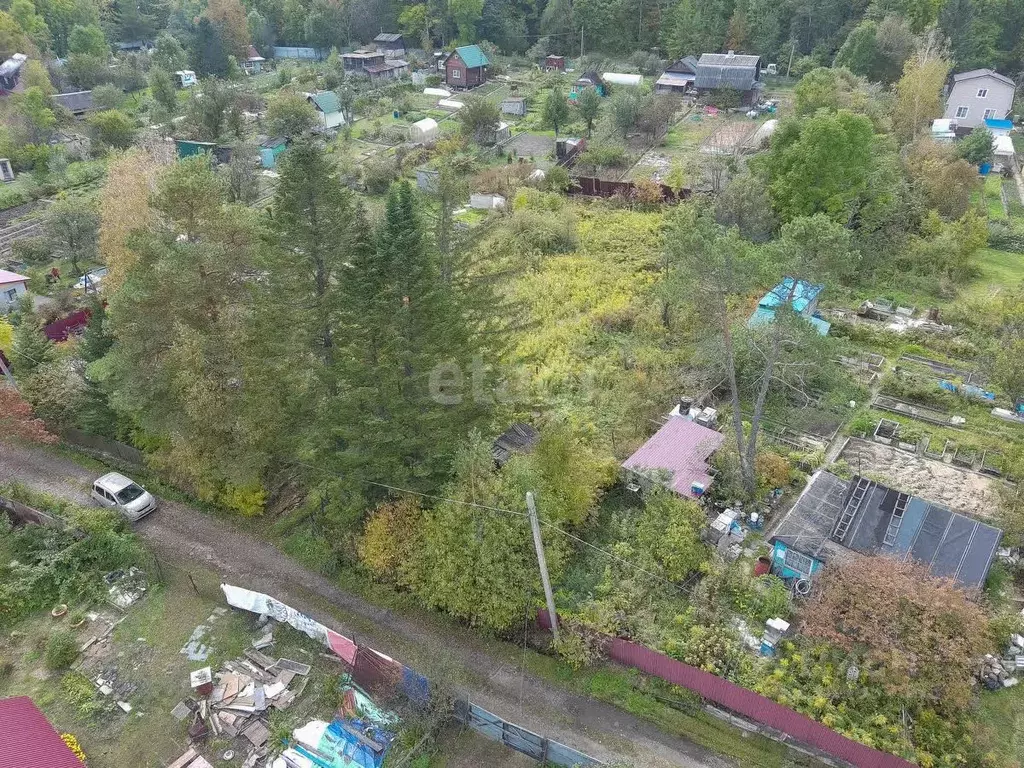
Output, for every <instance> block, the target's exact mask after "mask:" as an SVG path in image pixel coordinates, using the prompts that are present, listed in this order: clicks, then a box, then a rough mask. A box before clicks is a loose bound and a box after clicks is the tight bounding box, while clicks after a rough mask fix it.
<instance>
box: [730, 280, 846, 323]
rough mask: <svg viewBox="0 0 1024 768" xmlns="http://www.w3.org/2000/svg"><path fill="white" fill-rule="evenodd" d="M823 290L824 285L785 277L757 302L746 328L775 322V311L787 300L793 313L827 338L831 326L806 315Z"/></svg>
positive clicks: (819, 319)
mask: <svg viewBox="0 0 1024 768" xmlns="http://www.w3.org/2000/svg"><path fill="white" fill-rule="evenodd" d="M824 288H825V286H824V285H816V284H814V283H808V282H806V281H805V280H796V281H794V279H793V278H792V277H787V278H786V279H785V280H783V281H782V282H781V283H779V284H778V285H777V286H775V287H774V288H772V290H770V291H769V292H768V293H766V294H765V295H764V298H762V299H761V301H759V302H758V304H757V309H756V310H754V314H752V315H751V316H750V320H748V321H747V327H748V328H754V327H756V326H759V325H764V324H766V323H770V322H772V321H773V320H775V310H776V309H778V308H779V307H781V306H782V305H784V304H786V303H787V300H789V303H790V306H792V307H793V311H794V312H796V313H797V314H799V315H803V316H804V317H805V318H806V319H807V320H808V321H810V323H811V325H813V326H814V328H815V330H816V331H817V332H818V333H820V334H821V335H822V336H827V335H828V332H829V329H830V328H831V327H832V325H831V324H830V323H829V322H827V321H825V320H822V319H821V318H820V317H814V316H812V315H811V314H809V313H808V309H810V308H811V305H812V304H813V302H814V300H815V299H816V298H817V297H818V294H819V293H821V292H822V291H823V290H824Z"/></svg>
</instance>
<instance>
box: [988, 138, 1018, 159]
mask: <svg viewBox="0 0 1024 768" xmlns="http://www.w3.org/2000/svg"><path fill="white" fill-rule="evenodd" d="M992 151H993V152H994V153H995V156H996V157H1013V139H1011V138H1010V137H1009V136H994V137H993V138H992Z"/></svg>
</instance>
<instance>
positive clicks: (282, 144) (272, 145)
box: [260, 136, 288, 168]
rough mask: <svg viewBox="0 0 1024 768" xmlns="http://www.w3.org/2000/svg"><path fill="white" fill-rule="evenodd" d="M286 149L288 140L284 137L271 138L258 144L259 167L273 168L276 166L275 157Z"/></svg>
mask: <svg viewBox="0 0 1024 768" xmlns="http://www.w3.org/2000/svg"><path fill="white" fill-rule="evenodd" d="M287 148H288V139H286V138H285V137H284V136H273V137H271V138H269V139H267V140H265V141H261V142H260V165H262V166H263V167H264V168H273V167H274V166H276V165H277V157H278V155H280V154H281V153H282V152H284V151H285V150H286V149H287Z"/></svg>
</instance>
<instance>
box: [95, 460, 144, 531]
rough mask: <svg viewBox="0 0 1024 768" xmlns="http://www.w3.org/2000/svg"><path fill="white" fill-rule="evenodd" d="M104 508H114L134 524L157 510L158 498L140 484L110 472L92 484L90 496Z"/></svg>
mask: <svg viewBox="0 0 1024 768" xmlns="http://www.w3.org/2000/svg"><path fill="white" fill-rule="evenodd" d="M89 495H90V496H92V498H93V499H94V500H95V501H96V502H97V503H98V504H99V505H100V506H102V507H114V508H116V509H117V510H118V511H120V512H121V514H123V515H124V516H125V517H127V518H128V519H129V520H131V521H132V522H133V523H134V522H136V521H138V520H141V519H142V518H144V517H145V516H146V515H148V514H149V513H150V512H152V511H153V510H155V509H156V498H154V496H153V494H151V493H150V492H149V491H147V490H146V489H145V488H143V487H142V486H141V485H139V484H138V483H136V482H134V481H133V480H131V479H130V478H127V477H125V476H124V475H122V474H120V473H118V472H110V473H108V474H106V475H104V476H103V477H101V478H100V479H99V480H97V481H96V482H95V483H93V484H92V493H90V494H89Z"/></svg>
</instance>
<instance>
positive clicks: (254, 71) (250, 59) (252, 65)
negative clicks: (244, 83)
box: [242, 45, 266, 75]
mask: <svg viewBox="0 0 1024 768" xmlns="http://www.w3.org/2000/svg"><path fill="white" fill-rule="evenodd" d="M265 61H266V59H265V58H263V57H262V56H260V52H259V51H257V50H256V46H254V45H250V46H249V51H248V53H247V58H246V60H245V61H243V62H242V69H243V70H244V71H245V73H246V74H247V75H258V74H259V73H260V72H262V71H263V64H264V62H265Z"/></svg>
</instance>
